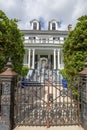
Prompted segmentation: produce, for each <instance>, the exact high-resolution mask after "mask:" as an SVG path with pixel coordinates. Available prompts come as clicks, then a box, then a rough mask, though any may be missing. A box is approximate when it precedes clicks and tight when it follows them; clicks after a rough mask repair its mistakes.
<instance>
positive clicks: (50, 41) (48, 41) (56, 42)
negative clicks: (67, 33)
mask: <svg viewBox="0 0 87 130" xmlns="http://www.w3.org/2000/svg"><path fill="white" fill-rule="evenodd" d="M24 43H34V44H36V43H42V44H44V43H52V44H63V43H64V40H30V39H25V40H24Z"/></svg>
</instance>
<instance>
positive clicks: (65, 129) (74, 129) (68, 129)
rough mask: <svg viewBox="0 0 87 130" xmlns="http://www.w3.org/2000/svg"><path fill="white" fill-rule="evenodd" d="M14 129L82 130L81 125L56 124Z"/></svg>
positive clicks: (16, 129)
mask: <svg viewBox="0 0 87 130" xmlns="http://www.w3.org/2000/svg"><path fill="white" fill-rule="evenodd" d="M14 130H84V129H83V128H82V127H81V126H57V127H55V126H54V127H50V128H46V127H27V126H21V127H16V128H15V129H14Z"/></svg>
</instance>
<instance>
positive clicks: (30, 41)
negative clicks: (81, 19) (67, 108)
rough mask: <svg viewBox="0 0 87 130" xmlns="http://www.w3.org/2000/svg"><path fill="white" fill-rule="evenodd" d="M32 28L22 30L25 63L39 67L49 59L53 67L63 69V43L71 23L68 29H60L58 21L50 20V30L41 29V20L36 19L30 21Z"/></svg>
mask: <svg viewBox="0 0 87 130" xmlns="http://www.w3.org/2000/svg"><path fill="white" fill-rule="evenodd" d="M30 25H31V30H22V32H23V33H24V37H23V39H24V47H25V56H24V65H25V66H28V67H29V68H32V69H35V68H36V69H38V68H40V67H41V65H43V66H44V65H45V64H46V63H47V61H49V63H50V67H51V68H52V69H62V68H63V66H64V64H63V55H62V45H63V43H64V40H65V39H66V37H67V35H68V34H69V31H70V29H71V25H69V26H68V29H67V30H66V31H63V30H62V31H60V30H58V22H57V21H56V20H52V21H50V22H49V25H48V30H41V25H40V22H39V21H38V20H36V19H34V20H32V21H31V22H30Z"/></svg>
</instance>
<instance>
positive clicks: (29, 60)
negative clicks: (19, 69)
mask: <svg viewBox="0 0 87 130" xmlns="http://www.w3.org/2000/svg"><path fill="white" fill-rule="evenodd" d="M30 62H31V49H29V50H28V67H29V68H30V64H31V63H30Z"/></svg>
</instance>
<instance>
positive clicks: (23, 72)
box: [21, 66, 29, 77]
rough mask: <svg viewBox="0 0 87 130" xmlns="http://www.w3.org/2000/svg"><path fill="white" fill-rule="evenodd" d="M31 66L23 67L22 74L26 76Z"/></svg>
mask: <svg viewBox="0 0 87 130" xmlns="http://www.w3.org/2000/svg"><path fill="white" fill-rule="evenodd" d="M28 70H29V68H28V67H27V66H23V67H22V71H21V75H22V76H23V77H24V76H26V75H27V73H28Z"/></svg>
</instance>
